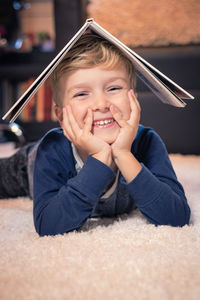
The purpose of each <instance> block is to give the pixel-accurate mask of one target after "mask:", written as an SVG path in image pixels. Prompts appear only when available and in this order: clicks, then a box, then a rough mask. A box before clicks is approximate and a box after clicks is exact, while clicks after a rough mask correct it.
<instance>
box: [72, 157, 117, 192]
mask: <svg viewBox="0 0 200 300" xmlns="http://www.w3.org/2000/svg"><path fill="white" fill-rule="evenodd" d="M114 177H115V173H114V172H113V170H112V169H111V168H109V167H108V166H107V165H105V164H104V163H102V162H101V161H99V160H97V159H96V158H93V157H91V156H89V157H88V158H87V160H86V162H85V164H84V166H83V168H82V169H81V170H80V172H79V173H78V175H77V176H76V182H77V184H78V185H79V186H80V187H81V189H83V191H85V192H87V191H89V193H92V194H94V195H95V196H98V197H100V195H101V194H102V193H103V191H104V190H105V189H106V188H107V186H108V185H109V183H110V182H111V180H112V179H113V178H114Z"/></svg>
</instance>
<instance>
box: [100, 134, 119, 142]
mask: <svg viewBox="0 0 200 300" xmlns="http://www.w3.org/2000/svg"><path fill="white" fill-rule="evenodd" d="M118 134H119V132H116V133H115V134H112V135H107V136H101V135H99V134H96V137H98V138H100V139H101V140H103V141H104V142H106V143H107V144H109V145H112V144H113V143H114V142H115V140H116V139H117V137H118Z"/></svg>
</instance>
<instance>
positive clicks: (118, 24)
mask: <svg viewBox="0 0 200 300" xmlns="http://www.w3.org/2000/svg"><path fill="white" fill-rule="evenodd" d="M89 17H92V18H94V19H95V21H96V22H97V23H99V24H100V25H101V26H103V27H104V28H105V29H107V30H108V31H110V32H111V33H112V34H114V35H115V36H116V37H117V38H119V39H120V40H121V41H122V42H124V43H125V44H126V45H128V46H129V47H131V48H132V49H133V50H135V51H136V52H137V53H138V54H140V55H141V56H143V57H144V58H145V59H146V60H147V61H149V62H150V63H151V64H153V65H154V66H155V67H156V68H158V69H159V70H160V71H161V72H163V73H164V74H165V75H167V76H169V78H171V79H172V80H174V81H175V82H176V83H177V84H179V85H180V86H181V87H183V88H184V89H186V90H187V91H188V92H190V93H191V94H192V95H193V96H194V97H195V100H186V103H187V106H186V107H185V108H176V107H172V106H169V105H165V104H163V103H161V102H160V100H159V99H157V98H156V96H154V94H152V92H151V91H150V90H149V89H148V88H147V87H146V86H145V85H144V84H143V83H142V82H141V81H140V80H139V79H138V82H137V92H138V95H139V101H140V103H141V107H142V116H141V123H142V124H144V125H147V126H150V127H153V128H154V129H155V130H156V131H157V132H158V133H159V134H160V136H161V137H162V139H163V140H164V142H165V144H166V146H167V149H168V151H169V153H182V154H200V117H199V114H200V102H199V99H200V1H199V0H190V1H188V0H187V1H186V0H179V1H175V0H160V1H157V0H149V1H148V0H124V1H120V0H90V1H88V0H40V1H39V0H1V1H0V119H1V118H2V116H3V115H4V114H5V113H6V112H7V111H8V109H9V108H10V107H11V106H12V104H13V103H14V102H15V101H16V100H17V99H18V98H19V97H20V96H21V95H22V93H23V92H24V91H25V90H26V89H27V88H28V87H29V86H30V85H31V84H32V82H33V81H34V79H35V78H36V77H37V76H38V75H39V74H40V73H41V72H42V71H43V69H44V68H45V67H46V66H47V65H48V63H49V62H50V61H51V60H52V59H53V58H54V57H55V55H56V54H57V53H58V51H59V50H61V49H62V47H63V46H64V45H65V44H66V43H67V42H68V41H69V39H70V38H71V37H72V36H73V35H74V34H75V33H76V31H77V30H78V29H79V28H80V27H81V25H82V24H83V23H84V22H85V20H86V18H89ZM16 124H17V126H18V127H16V126H14V127H13V126H9V125H8V123H6V122H3V121H2V120H0V147H1V146H3V144H4V143H5V142H8V141H13V140H14V142H15V143H18V145H19V144H22V143H27V142H29V141H35V140H37V139H39V138H41V137H42V136H43V134H45V132H46V131H47V130H49V129H50V128H52V127H55V126H58V123H57V122H56V119H55V116H54V113H53V110H52V99H51V89H50V86H49V82H48V80H46V82H45V83H44V84H43V85H42V86H41V88H40V89H39V90H38V92H37V94H36V95H35V96H34V99H32V100H31V101H30V102H29V104H28V105H27V106H26V108H25V109H24V111H23V112H22V113H21V114H20V116H19V117H18V118H17V120H16ZM22 135H23V138H22V137H21V136H22Z"/></svg>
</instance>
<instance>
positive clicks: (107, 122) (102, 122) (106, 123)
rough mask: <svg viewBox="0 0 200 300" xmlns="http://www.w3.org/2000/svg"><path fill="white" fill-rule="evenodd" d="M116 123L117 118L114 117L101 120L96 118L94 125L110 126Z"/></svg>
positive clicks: (100, 126)
mask: <svg viewBox="0 0 200 300" xmlns="http://www.w3.org/2000/svg"><path fill="white" fill-rule="evenodd" d="M114 124H115V120H114V119H113V118H109V119H101V120H95V121H94V122H93V127H95V128H108V127H111V126H113V125H114Z"/></svg>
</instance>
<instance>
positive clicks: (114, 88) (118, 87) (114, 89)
mask: <svg viewBox="0 0 200 300" xmlns="http://www.w3.org/2000/svg"><path fill="white" fill-rule="evenodd" d="M121 89H122V87H121V86H112V87H110V88H109V89H108V91H109V92H115V91H118V90H121Z"/></svg>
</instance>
